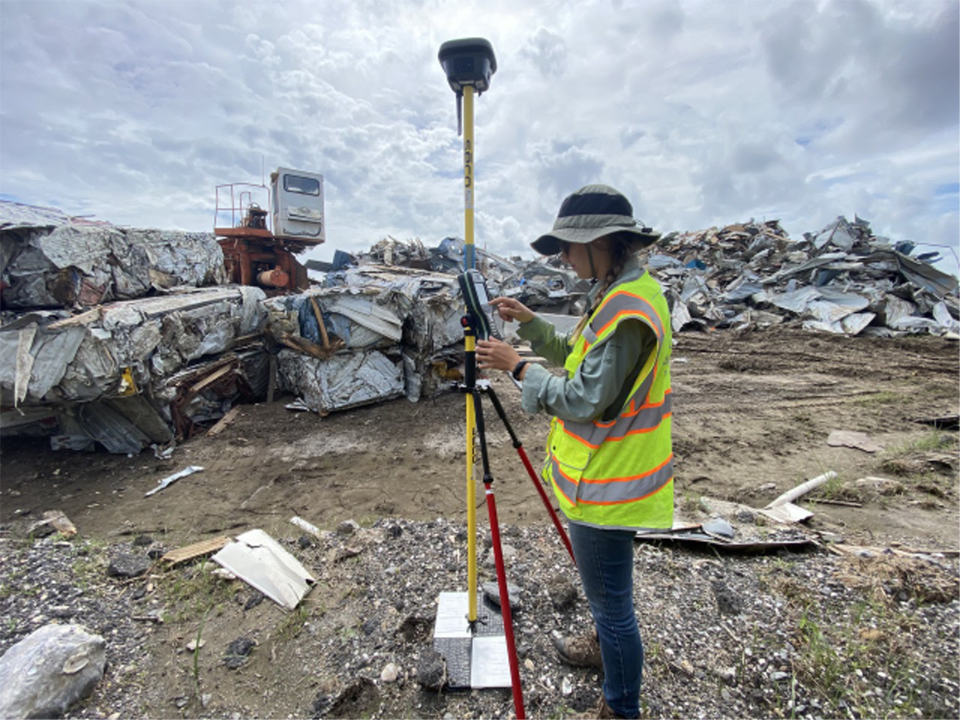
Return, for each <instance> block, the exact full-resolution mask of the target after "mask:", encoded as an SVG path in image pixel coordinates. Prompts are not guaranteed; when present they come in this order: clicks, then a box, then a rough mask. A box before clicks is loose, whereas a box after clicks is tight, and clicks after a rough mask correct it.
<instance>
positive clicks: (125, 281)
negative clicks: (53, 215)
mask: <svg viewBox="0 0 960 720" xmlns="http://www.w3.org/2000/svg"><path fill="white" fill-rule="evenodd" d="M5 213H9V214H10V215H11V217H10V218H6V219H5ZM20 215H22V213H16V212H12V211H10V204H3V205H0V246H2V255H3V258H4V264H3V282H4V284H5V285H6V287H5V289H4V290H3V301H4V304H5V305H6V306H7V307H10V308H33V307H73V306H90V305H95V304H98V303H103V302H107V301H109V300H115V299H120V300H123V299H130V298H136V297H143V296H145V295H147V294H148V293H150V292H151V291H153V290H157V289H166V288H172V287H175V286H181V285H182V286H203V285H220V284H223V283H225V282H226V270H225V268H224V263H223V252H222V250H221V249H220V246H219V245H218V244H217V242H216V238H215V237H214V236H213V235H212V234H210V233H191V232H181V231H167V230H142V229H126V228H117V227H113V226H111V225H107V224H95V225H94V224H86V223H78V222H75V221H67V222H60V223H59V224H56V225H53V224H52V223H53V222H55V221H56V219H52V220H45V219H44V217H43V216H42V215H38V216H37V217H35V218H33V221H35V222H37V223H39V224H37V225H33V226H30V225H25V224H24V222H23V218H21V217H20Z"/></svg>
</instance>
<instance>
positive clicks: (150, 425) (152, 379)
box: [0, 287, 265, 452]
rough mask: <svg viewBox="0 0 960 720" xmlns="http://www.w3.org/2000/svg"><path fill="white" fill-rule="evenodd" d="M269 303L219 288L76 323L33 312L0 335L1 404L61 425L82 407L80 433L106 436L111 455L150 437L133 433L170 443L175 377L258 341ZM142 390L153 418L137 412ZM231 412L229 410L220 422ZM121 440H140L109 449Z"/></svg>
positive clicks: (116, 307) (139, 302)
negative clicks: (243, 342) (37, 412)
mask: <svg viewBox="0 0 960 720" xmlns="http://www.w3.org/2000/svg"><path fill="white" fill-rule="evenodd" d="M264 297H265V296H264V293H263V291H261V290H259V289H257V288H237V287H220V288H212V289H207V290H194V291H192V292H185V293H181V294H177V295H169V296H163V297H154V298H140V299H136V300H129V301H123V302H117V303H112V304H110V305H106V306H103V307H101V308H98V309H97V310H96V311H91V312H88V313H84V314H83V315H82V316H78V317H77V318H63V317H61V318H60V319H55V318H56V317H57V315H58V314H59V315H61V316H62V315H63V314H64V313H63V312H62V311H61V312H60V313H36V312H35V313H29V314H28V315H25V316H22V317H21V318H19V320H18V321H17V322H16V323H12V324H9V325H7V326H4V327H3V328H2V329H0V357H2V359H3V362H0V400H2V402H3V404H4V405H23V406H32V405H41V406H42V405H52V406H55V407H56V408H57V412H58V413H59V414H60V416H61V418H64V417H65V416H66V414H68V413H70V412H74V411H73V410H71V408H74V407H76V408H79V410H78V411H77V412H74V420H75V423H74V424H75V425H76V426H78V427H79V428H80V430H81V432H82V431H84V430H89V432H87V435H89V436H90V437H91V438H93V439H95V440H100V439H101V438H100V436H101V435H102V436H103V437H106V438H107V442H104V444H105V445H106V446H107V447H108V449H111V451H115V452H134V450H133V447H134V445H136V444H138V443H141V441H143V440H144V438H143V437H140V436H137V435H136V433H135V432H133V430H131V429H130V428H131V427H132V428H138V429H139V430H140V431H142V433H141V434H142V435H143V436H145V437H146V439H148V440H150V441H153V442H163V441H164V440H163V438H164V436H166V438H167V439H169V436H170V433H169V427H168V428H167V432H166V433H164V432H163V430H162V429H160V428H159V427H158V426H162V425H163V421H162V420H158V413H159V416H163V417H164V418H165V419H166V420H167V421H171V420H172V417H171V414H170V411H169V408H168V407H166V404H167V403H169V402H171V401H172V400H173V399H174V398H175V397H176V390H175V388H171V387H170V386H169V380H170V376H172V375H175V374H176V373H177V371H179V370H181V369H183V368H185V367H186V366H187V365H188V364H199V365H200V366H203V365H204V364H205V361H206V360H207V359H208V358H211V357H213V358H216V357H218V356H219V355H221V354H223V353H226V352H227V351H228V350H230V349H231V348H232V346H233V344H234V342H235V341H236V340H237V338H240V337H244V336H249V335H251V334H255V333H257V332H258V331H259V329H260V326H261V324H262V319H263V317H264V316H265V311H264V309H263V308H262V306H261V303H260V301H261V300H262V299H263V298H264ZM52 320H53V321H52ZM51 321H52V322H51ZM260 352H263V351H262V350H261V351H260ZM138 390H139V391H141V392H142V391H148V394H149V396H150V397H151V398H152V401H153V402H154V403H155V405H154V406H152V410H151V412H149V413H148V412H145V411H144V409H143V408H133V405H132V403H133V401H134V399H137V400H139V398H142V396H138V395H134V396H133V399H132V398H130V397H129V396H130V394H131V393H136V392H137V391H138ZM121 401H123V403H122V404H121V405H118V404H117V403H120V402H121ZM110 403H112V405H110ZM98 404H99V405H103V406H104V407H107V409H106V410H101V408H99V407H94V405H98ZM225 409H226V408H223V407H222V402H221V404H220V407H219V410H220V414H222V412H223V411H225ZM127 410H133V412H127ZM114 411H117V412H119V413H120V415H122V416H124V417H125V418H126V420H125V421H124V420H122V419H121V420H118V419H117V418H116V417H115V414H116V413H115V412H114ZM207 414H208V415H209V411H208V413H207ZM118 428H120V429H118ZM61 434H63V433H61ZM67 434H70V433H67ZM74 434H75V433H74ZM118 436H124V437H136V441H127V440H125V439H121V440H119V441H116V442H113V441H112V440H110V438H112V437H118ZM64 443H66V441H64ZM71 443H72V444H73V445H76V442H73V441H71V442H70V443H66V444H68V445H69V444H71ZM62 444H63V443H62ZM121 448H122V449H121ZM138 450H139V448H138Z"/></svg>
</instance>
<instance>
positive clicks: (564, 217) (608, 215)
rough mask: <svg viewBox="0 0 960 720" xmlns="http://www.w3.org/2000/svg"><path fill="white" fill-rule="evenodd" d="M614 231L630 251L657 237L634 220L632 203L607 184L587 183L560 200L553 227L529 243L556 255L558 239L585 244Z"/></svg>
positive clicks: (646, 244)
mask: <svg viewBox="0 0 960 720" xmlns="http://www.w3.org/2000/svg"><path fill="white" fill-rule="evenodd" d="M614 233H616V234H618V235H620V236H621V237H623V238H624V239H625V240H627V241H628V242H629V243H630V247H631V249H632V250H640V249H642V248H645V247H647V246H648V245H651V244H652V243H653V242H655V241H656V240H657V239H658V238H659V237H660V233H658V232H654V231H653V228H648V227H643V226H642V225H640V224H638V223H637V221H636V220H634V218H633V205H631V204H630V201H629V200H627V198H626V197H624V195H623V194H622V193H620V192H618V191H617V190H614V189H613V188H612V187H610V186H609V185H587V186H586V187H582V188H580V189H579V190H577V191H576V192H575V193H573V194H572V195H568V196H567V197H566V198H565V199H564V201H563V203H562V204H561V205H560V212H558V213H557V219H556V221H555V222H554V223H553V230H551V231H550V232H548V233H546V234H545V235H541V236H540V237H538V238H537V239H536V240H534V241H533V242H532V243H530V244H531V245H532V246H533V249H534V250H536V251H537V252H538V253H540V254H541V255H557V254H558V253H559V252H560V243H561V241H562V242H570V243H579V244H586V243H589V242H593V241H594V240H596V239H597V238H601V237H604V236H606V235H613V234H614Z"/></svg>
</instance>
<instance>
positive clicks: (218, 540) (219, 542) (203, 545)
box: [160, 535, 230, 567]
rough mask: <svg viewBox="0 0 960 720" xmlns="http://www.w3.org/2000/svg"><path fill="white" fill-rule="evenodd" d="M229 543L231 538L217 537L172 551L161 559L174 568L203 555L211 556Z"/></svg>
mask: <svg viewBox="0 0 960 720" xmlns="http://www.w3.org/2000/svg"><path fill="white" fill-rule="evenodd" d="M228 542H230V538H228V537H227V536H226V535H218V536H217V537H215V538H210V539H209V540H201V541H200V542H198V543H194V544H193V545H187V546H186V547H182V548H177V549H176V550H171V551H170V552H168V553H167V554H166V555H164V556H163V557H162V558H160V559H161V560H162V561H163V562H165V563H167V564H168V565H170V567H173V566H174V565H179V564H180V563H182V562H186V561H187V560H193V558H197V557H200V556H201V555H210V554H212V553H215V552H216V551H217V550H219V549H220V548H222V547H223V546H224V545H226V544H227V543H228Z"/></svg>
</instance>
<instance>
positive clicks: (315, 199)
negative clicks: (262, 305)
mask: <svg viewBox="0 0 960 720" xmlns="http://www.w3.org/2000/svg"><path fill="white" fill-rule="evenodd" d="M263 206H266V207H267V208H269V209H264V207H263ZM325 231H326V223H325V222H324V215H323V175H320V174H317V173H308V172H303V171H302V170H290V169H288V168H277V170H276V171H275V172H272V173H270V187H269V188H268V187H266V186H265V185H262V184H261V185H251V184H249V183H230V184H227V185H218V186H217V188H216V211H215V216H214V233H215V234H216V236H217V240H218V242H219V243H220V247H221V248H222V250H223V256H224V264H225V265H226V269H227V274H228V275H229V276H230V278H231V280H232V282H235V283H237V284H239V285H259V286H261V287H263V288H264V289H265V290H266V291H267V292H270V293H273V292H286V291H296V290H305V289H306V288H308V287H309V286H310V281H309V278H308V277H307V271H306V269H305V268H304V267H303V265H301V264H300V263H299V262H298V261H297V259H296V257H294V256H295V255H299V254H300V253H303V252H304V251H306V250H307V249H309V248H312V247H314V246H316V245H320V244H321V243H322V242H323V241H324V240H325V239H326V232H325Z"/></svg>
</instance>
